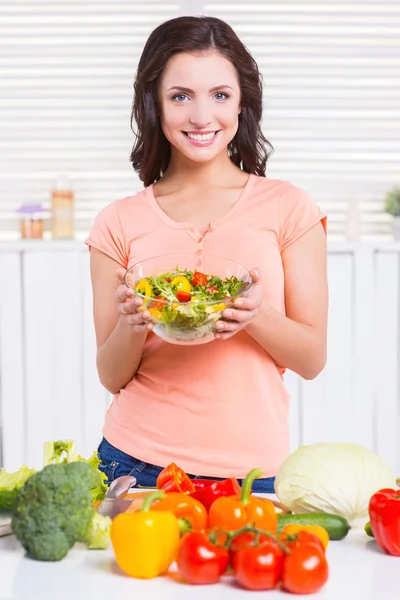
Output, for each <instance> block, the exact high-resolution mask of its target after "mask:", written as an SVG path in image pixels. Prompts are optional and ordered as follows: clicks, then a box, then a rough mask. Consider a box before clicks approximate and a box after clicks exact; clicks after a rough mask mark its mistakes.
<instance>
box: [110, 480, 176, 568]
mask: <svg viewBox="0 0 400 600" xmlns="http://www.w3.org/2000/svg"><path fill="white" fill-rule="evenodd" d="M164 497H165V493H164V492H162V491H160V490H159V491H157V492H154V493H153V494H150V495H149V496H147V497H146V498H145V500H144V502H143V504H142V507H141V509H140V510H138V511H136V512H133V513H121V514H119V515H117V516H116V517H115V518H114V519H113V522H112V524H111V543H112V546H113V549H114V554H115V560H116V561H117V563H118V565H119V566H120V567H121V569H122V570H123V571H125V573H127V574H128V575H130V576H131V577H139V578H144V579H151V578H153V577H157V575H162V574H163V573H165V572H166V571H168V569H169V567H170V565H171V563H172V562H173V561H174V560H175V556H176V552H177V550H178V546H179V540H180V528H179V520H178V519H177V517H176V516H175V515H174V514H173V513H172V512H170V511H155V510H150V507H151V503H152V502H153V501H154V500H160V499H163V498H164Z"/></svg>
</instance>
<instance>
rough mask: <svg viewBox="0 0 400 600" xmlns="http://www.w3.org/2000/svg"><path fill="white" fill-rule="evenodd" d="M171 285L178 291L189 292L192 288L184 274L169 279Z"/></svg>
mask: <svg viewBox="0 0 400 600" xmlns="http://www.w3.org/2000/svg"><path fill="white" fill-rule="evenodd" d="M171 287H172V288H173V289H174V290H176V291H178V292H190V291H191V290H192V286H191V285H190V281H189V279H188V278H187V277H185V276H184V275H177V276H176V277H174V278H173V280H172V281H171Z"/></svg>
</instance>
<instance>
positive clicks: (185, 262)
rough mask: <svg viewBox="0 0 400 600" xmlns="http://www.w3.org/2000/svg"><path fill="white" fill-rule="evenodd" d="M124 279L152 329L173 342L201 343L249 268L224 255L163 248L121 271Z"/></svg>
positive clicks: (239, 291)
mask: <svg viewBox="0 0 400 600" xmlns="http://www.w3.org/2000/svg"><path fill="white" fill-rule="evenodd" d="M125 285H126V286H127V287H129V288H131V289H133V290H134V291H135V294H136V295H138V296H140V297H141V298H143V305H142V306H141V307H140V310H143V311H144V310H148V312H149V313H150V319H149V320H150V321H151V322H152V323H153V332H154V333H155V334H156V335H158V336H159V337H161V338H162V339H163V340H165V341H166V342H170V343H172V344H184V345H194V344H204V343H207V342H210V341H212V340H213V339H214V337H215V323H216V321H218V320H219V319H221V318H222V312H223V311H224V310H225V308H227V307H229V306H232V304H233V302H234V301H235V299H236V298H239V297H243V296H245V295H246V294H247V293H248V292H249V290H250V289H251V287H252V285H253V280H252V278H251V276H250V272H249V271H248V269H246V268H245V267H243V266H242V265H240V264H238V263H236V262H234V261H232V260H229V259H225V258H221V257H218V256H212V255H210V254H203V255H201V257H199V256H198V255H197V254H169V255H168V254H167V255H163V256H156V257H154V258H149V259H146V260H143V261H141V262H138V263H137V264H135V265H133V266H132V267H131V268H130V269H128V270H127V272H126V273H125Z"/></svg>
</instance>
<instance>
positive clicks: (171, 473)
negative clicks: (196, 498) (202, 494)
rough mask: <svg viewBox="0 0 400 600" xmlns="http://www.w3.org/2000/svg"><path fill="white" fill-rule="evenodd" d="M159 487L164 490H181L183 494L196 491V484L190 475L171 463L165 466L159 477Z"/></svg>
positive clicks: (157, 483)
mask: <svg viewBox="0 0 400 600" xmlns="http://www.w3.org/2000/svg"><path fill="white" fill-rule="evenodd" d="M156 485H157V488H158V489H159V490H162V491H163V492H180V493H181V494H190V493H191V492H194V489H195V488H194V485H193V483H192V480H191V479H190V477H189V475H186V473H185V471H183V470H182V469H180V468H179V467H177V466H176V464H175V463H171V464H170V465H168V467H165V469H163V470H162V471H161V473H160V474H159V476H158V477H157V481H156Z"/></svg>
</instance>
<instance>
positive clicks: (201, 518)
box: [152, 492, 208, 530]
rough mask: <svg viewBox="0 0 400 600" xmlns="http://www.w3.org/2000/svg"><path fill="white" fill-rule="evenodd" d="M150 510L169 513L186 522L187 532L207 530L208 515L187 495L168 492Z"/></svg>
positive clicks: (200, 504) (201, 505) (196, 501)
mask: <svg viewBox="0 0 400 600" xmlns="http://www.w3.org/2000/svg"><path fill="white" fill-rule="evenodd" d="M152 510H156V511H163V510H169V511H171V512H172V513H173V514H174V515H175V516H176V517H177V518H178V519H183V520H185V521H188V525H189V530H205V529H206V528H207V522H208V515H207V511H206V509H205V507H204V506H203V504H202V503H201V502H199V501H198V500H196V499H195V498H192V497H191V496H190V495H189V494H181V493H179V492H169V493H168V494H166V495H165V497H164V498H162V499H160V500H156V501H155V502H154V503H153V505H152Z"/></svg>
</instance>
